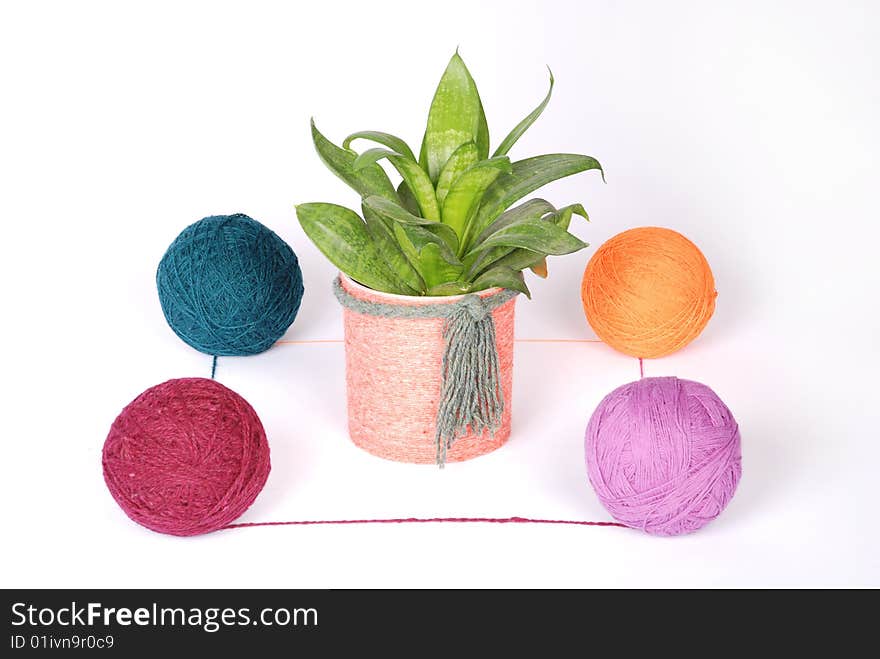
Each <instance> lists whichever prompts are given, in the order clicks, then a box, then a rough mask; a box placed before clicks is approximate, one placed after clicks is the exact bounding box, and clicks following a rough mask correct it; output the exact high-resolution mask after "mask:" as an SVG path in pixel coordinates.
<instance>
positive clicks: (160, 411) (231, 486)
mask: <svg viewBox="0 0 880 659" xmlns="http://www.w3.org/2000/svg"><path fill="white" fill-rule="evenodd" d="M103 466H104V481H105V482H106V483H107V487H108V488H109V489H110V494H112V495H113V498H114V499H116V503H118V504H119V505H120V507H121V508H122V510H124V511H125V514H126V515H128V516H129V517H130V518H131V519H133V520H134V521H135V522H137V523H138V524H141V525H143V526H146V527H147V528H148V529H152V530H153V531H158V532H159V533H170V534H171V535H181V536H188V535H198V534H201V533H208V532H210V531H216V530H217V529H219V528H222V527H223V526H225V525H226V524H229V523H230V522H232V521H233V520H235V519H236V518H237V517H239V516H240V515H241V514H242V513H243V512H244V511H245V510H247V508H248V507H249V506H250V505H251V504H252V503H253V502H254V499H256V498H257V495H258V494H259V493H260V490H262V489H263V485H264V484H265V483H266V479H267V478H268V476H269V467H270V465H269V444H268V443H267V441H266V433H265V431H264V430H263V425H262V424H261V423H260V419H259V418H258V417H257V414H256V412H254V409H253V408H252V407H251V406H250V405H249V404H248V402H247V401H246V400H244V398H242V397H241V396H239V395H238V394H237V393H235V392H234V391H232V390H230V389H227V388H226V387H224V386H223V385H222V384H220V383H219V382H215V381H214V380H206V379H204V378H186V379H182V380H169V381H168V382H165V383H163V384H160V385H157V386H155V387H152V388H151V389H147V390H146V391H145V392H144V393H142V394H141V395H140V396H138V397H137V398H135V399H134V401H132V402H131V403H130V404H129V405H128V406H127V407H126V408H125V409H124V410H122V412H121V413H120V415H119V416H118V417H117V418H116V421H114V422H113V426H112V427H111V428H110V434H109V435H107V440H106V441H105V442H104V451H103Z"/></svg>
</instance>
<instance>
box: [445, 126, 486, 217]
mask: <svg viewBox="0 0 880 659" xmlns="http://www.w3.org/2000/svg"><path fill="white" fill-rule="evenodd" d="M479 159H480V154H479V151H478V149H477V145H476V144H474V143H473V142H466V143H465V144H462V145H461V146H460V147H458V148H457V149H456V150H455V151H454V152H453V154H452V155H451V156H449V160H447V161H446V164H445V165H444V166H443V169H442V170H441V172H440V177H439V178H438V179H437V203H438V204H440V205H441V206H442V205H443V201H444V200H445V199H446V195H447V194H448V193H449V189H450V188H451V187H452V185H453V184H454V183H455V182H456V181H457V180H458V177H459V176H461V175H462V174H463V173H464V172H465V171H466V170H467V169H468V168H469V167H471V166H472V165H475V164H476V163H477V161H478V160H479Z"/></svg>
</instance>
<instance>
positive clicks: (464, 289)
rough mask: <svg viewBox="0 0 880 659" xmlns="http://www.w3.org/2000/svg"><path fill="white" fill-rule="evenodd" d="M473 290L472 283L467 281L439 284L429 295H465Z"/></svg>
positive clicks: (430, 289)
mask: <svg viewBox="0 0 880 659" xmlns="http://www.w3.org/2000/svg"><path fill="white" fill-rule="evenodd" d="M470 290H471V285H470V283H468V282H466V281H448V282H446V283H444V284H437V285H436V286H433V287H431V288H429V289H428V293H427V294H428V295H464V294H465V293H469V292H470Z"/></svg>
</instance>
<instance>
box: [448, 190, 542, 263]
mask: <svg viewBox="0 0 880 659" xmlns="http://www.w3.org/2000/svg"><path fill="white" fill-rule="evenodd" d="M555 212H556V209H555V208H554V207H553V205H552V204H551V203H550V202H548V201H545V200H544V199H530V200H529V201H527V202H525V203H523V204H520V205H519V206H514V207H513V208H510V209H508V210H506V211H505V212H503V213H502V214H501V215H499V216H498V219H496V220H495V221H494V222H492V224H490V225H489V226H488V227H486V228H485V229H484V230H483V232H482V233H481V234H480V235H479V236H477V239H476V240H475V241H474V245H473V247H471V250H470V254H469V255H468V256H467V257H466V258H464V259H463V260H464V265H465V269H466V270H467V272H468V275H469V276H472V275H474V274H475V273H478V272H480V271H482V270H485V269H486V268H487V267H488V266H489V265H491V264H492V263H494V262H495V261H497V260H498V259H500V258H502V257H504V256H506V255H507V254H510V253H511V252H512V251H513V250H514V248H512V247H495V248H493V249H489V250H486V251H475V248H476V247H477V246H478V245H480V244H481V243H482V242H483V241H484V240H486V238H488V237H489V236H491V235H492V234H493V233H495V232H496V231H499V230H500V229H503V228H505V227H508V226H512V225H514V224H517V223H519V222H522V221H524V220H535V219H541V218H543V217H544V216H545V215H547V214H548V213H555ZM524 267H527V266H524ZM520 269H521V268H520Z"/></svg>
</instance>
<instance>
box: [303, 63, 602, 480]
mask: <svg viewBox="0 0 880 659" xmlns="http://www.w3.org/2000/svg"><path fill="white" fill-rule="evenodd" d="M553 82H554V81H553V75H552V73H551V75H550V90H549V91H548V92H547V95H546V97H545V98H544V99H543V101H542V102H541V104H540V105H538V107H536V108H535V109H534V110H533V111H532V112H531V113H530V114H529V115H528V116H527V117H526V118H525V119H523V120H522V121H521V122H520V123H519V124H518V125H517V126H516V127H515V128H514V129H513V130H512V131H511V132H510V133H509V134H508V135H507V137H505V138H504V140H502V142H501V143H500V144H499V145H498V147H497V148H496V149H495V151H494V152H493V153H492V155H491V156H490V155H489V154H490V151H489V131H488V126H487V123H486V116H485V114H484V111H483V105H482V102H481V100H480V95H479V93H478V91H477V87H476V84H475V83H474V80H473V78H472V77H471V75H470V73H469V72H468V70H467V67H466V66H465V64H464V62H463V61H462V59H461V57H460V56H459V54H458V52H456V53H455V55H453V57H452V59H451V60H450V62H449V65H448V66H447V68H446V71H445V73H444V74H443V77H442V78H441V80H440V84H439V85H438V87H437V91H436V93H435V94H434V99H433V102H432V103H431V108H430V111H429V113H428V124H427V128H426V129H425V134H424V138H423V140H422V146H421V150H420V152H419V156H418V158H416V156H415V154H414V152H413V151H412V150H411V149H410V147H409V146H408V145H407V143H406V142H404V141H403V140H402V139H400V138H398V137H395V136H394V135H391V134H388V133H382V132H375V131H366V132H358V133H353V134H351V135H349V136H348V137H347V138H345V140H344V141H343V142H342V146H341V147H340V146H336V145H335V144H333V143H332V142H330V141H329V140H328V139H327V138H326V137H324V135H322V134H321V133H320V131H318V129H317V127H316V126H315V123H314V121H312V138H313V141H314V144H315V148H316V149H317V151H318V155H319V156H320V158H321V160H322V161H323V162H324V164H325V165H327V167H328V168H329V169H330V170H331V171H333V173H334V174H336V175H337V176H339V177H340V178H341V179H342V180H343V181H345V182H346V183H347V184H349V185H350V186H351V187H352V188H354V189H355V190H356V191H357V192H358V193H359V194H360V196H361V211H362V216H360V215H358V214H357V213H356V212H355V211H353V210H350V209H348V208H345V207H343V206H339V205H336V204H330V203H307V204H300V205H298V206H297V207H296V213H297V217H298V218H299V221H300V223H301V224H302V227H303V230H304V231H305V232H306V234H307V235H308V236H309V238H310V239H311V240H312V241H313V242H314V243H315V245H316V246H317V247H318V249H319V250H320V251H321V252H322V253H323V254H324V255H325V256H326V257H327V258H328V259H329V260H330V261H331V262H332V263H333V264H334V265H335V266H336V267H338V268H339V270H340V271H341V274H340V276H339V278H338V279H337V280H336V281H335V282H334V288H335V291H336V295H337V298H338V299H339V300H340V302H341V303H342V304H343V307H344V322H345V350H346V379H347V390H348V418H349V433H350V436H351V438H352V440H353V441H354V442H355V444H357V445H358V446H360V447H362V448H364V449H365V450H367V451H369V452H371V453H373V454H376V455H379V456H382V457H385V458H390V459H395V460H401V461H406V462H417V463H425V462H435V461H436V462H437V463H439V464H441V465H442V464H443V463H445V462H446V461H447V460H449V461H455V460H464V459H468V458H471V457H475V456H477V455H482V454H484V453H487V452H489V451H491V450H493V449H495V448H497V447H498V446H500V445H501V444H503V443H504V442H505V441H506V440H507V438H508V436H509V434H510V398H511V389H512V370H513V314H514V304H515V298H516V295H517V294H518V293H524V294H525V295H527V296H529V295H530V294H529V289H528V287H527V286H526V283H525V280H524V278H523V270H525V269H527V268H530V269H531V270H532V271H533V272H534V273H536V274H537V275H539V276H541V277H546V276H547V262H546V258H547V256H549V255H561V254H569V253H571V252H576V251H578V250H580V249H582V248H584V247H586V243H584V242H582V241H581V240H579V239H578V238H576V237H575V236H573V235H572V234H571V233H569V232H568V227H569V223H570V222H571V218H572V215H581V216H583V217H584V218H587V214H586V212H585V211H584V209H583V207H582V206H581V205H580V204H573V205H570V206H565V207H564V208H558V209H557V208H555V207H554V206H552V205H551V204H550V203H548V202H547V201H545V200H543V199H530V200H528V201H525V202H524V203H520V204H519V205H516V206H514V204H516V203H517V202H519V201H520V200H522V199H523V198H524V197H525V196H526V195H528V194H530V193H531V192H533V191H535V190H537V189H538V188H540V187H541V186H543V185H545V184H547V183H550V182H551V181H554V180H557V179H559V178H562V177H565V176H569V175H571V174H575V173H578V172H582V171H586V170H590V169H596V170H599V171H600V172H601V166H600V165H599V163H598V162H597V161H596V160H595V159H594V158H591V157H589V156H584V155H577V154H564V153H563V154H551V155H541V156H536V157H532V158H527V159H525V160H518V161H515V162H511V160H510V158H508V156H507V153H508V151H509V150H510V149H511V147H512V146H513V145H514V144H515V143H516V141H517V140H518V139H519V138H520V137H521V136H522V135H523V133H525V131H526V130H527V129H528V128H529V126H531V125H532V123H534V121H535V120H536V119H537V118H538V117H539V116H540V115H541V113H542V112H543V110H544V108H545V107H546V106H547V103H548V102H549V100H550V95H551V93H552V91H553ZM355 140H361V141H371V142H373V143H375V144H378V145H380V146H378V147H376V148H370V149H367V150H365V151H363V152H362V153H357V152H356V151H354V150H352V149H351V144H352V143H353V142H354V141H355ZM380 161H386V162H387V163H390V165H391V166H392V167H393V169H394V170H396V172H397V174H399V176H400V178H401V181H400V184H399V185H397V186H396V187H395V186H394V185H393V184H392V183H391V179H390V178H389V177H388V174H387V173H386V171H385V170H384V169H383V168H382V167H381V166H380V164H379V163H380ZM587 219H588V218H587Z"/></svg>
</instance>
